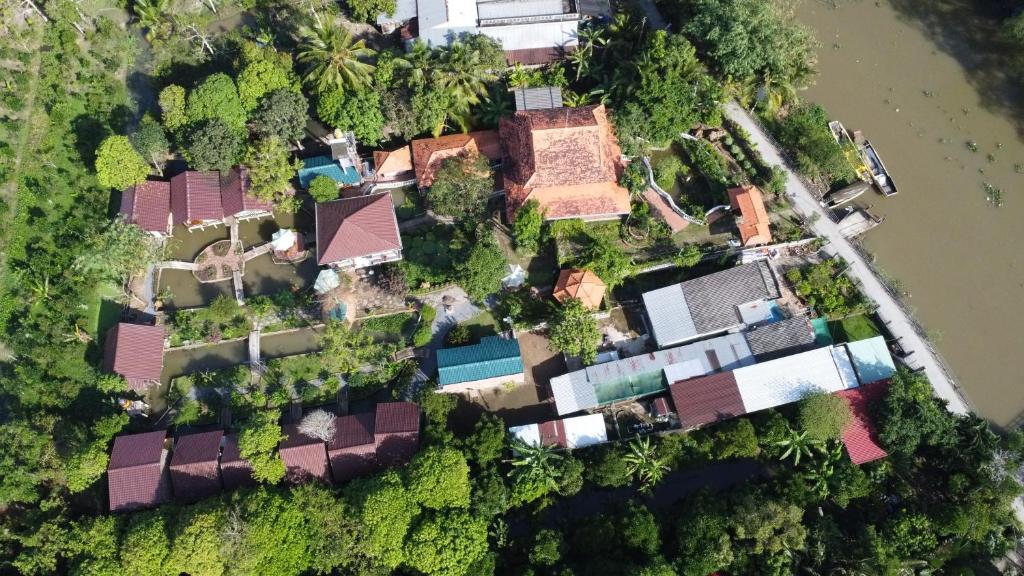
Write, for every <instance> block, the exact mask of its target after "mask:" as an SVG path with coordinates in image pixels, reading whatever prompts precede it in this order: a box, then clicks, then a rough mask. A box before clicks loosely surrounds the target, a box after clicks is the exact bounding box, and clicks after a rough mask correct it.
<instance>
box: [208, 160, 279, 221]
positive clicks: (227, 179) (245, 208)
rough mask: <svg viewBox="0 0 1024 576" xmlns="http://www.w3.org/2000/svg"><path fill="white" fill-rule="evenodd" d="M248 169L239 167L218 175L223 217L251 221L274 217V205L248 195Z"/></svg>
mask: <svg viewBox="0 0 1024 576" xmlns="http://www.w3.org/2000/svg"><path fill="white" fill-rule="evenodd" d="M250 185H251V183H250V180H249V169H248V168H245V167H244V166H239V167H235V168H232V169H231V170H228V171H227V173H225V174H221V175H220V200H221V205H222V206H223V208H224V215H225V216H234V217H235V219H236V220H253V219H256V218H268V217H270V216H273V215H274V203H273V202H269V201H267V200H261V199H259V198H257V197H255V196H252V195H251V194H249V187H250Z"/></svg>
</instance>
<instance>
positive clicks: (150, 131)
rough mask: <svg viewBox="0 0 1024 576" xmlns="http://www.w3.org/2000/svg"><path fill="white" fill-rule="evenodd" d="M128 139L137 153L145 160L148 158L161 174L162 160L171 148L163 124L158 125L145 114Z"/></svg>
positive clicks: (162, 171)
mask: <svg viewBox="0 0 1024 576" xmlns="http://www.w3.org/2000/svg"><path fill="white" fill-rule="evenodd" d="M129 139H130V140H131V142H132V146H134V147H135V149H136V150H137V151H138V152H139V154H141V155H142V157H143V158H145V159H146V160H149V161H150V162H151V163H152V164H153V168H155V169H156V171H157V172H159V173H160V175H161V176H163V175H164V169H163V165H164V160H165V159H166V158H167V154H168V152H169V151H170V148H171V144H170V142H168V141H167V134H166V133H164V129H163V126H160V123H159V122H157V121H156V120H154V119H153V117H152V116H150V115H149V114H146V115H145V116H143V117H142V121H141V122H139V127H138V128H137V129H136V130H135V132H134V133H132V135H131V136H129Z"/></svg>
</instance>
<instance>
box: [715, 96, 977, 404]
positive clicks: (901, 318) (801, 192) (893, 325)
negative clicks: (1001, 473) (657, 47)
mask: <svg viewBox="0 0 1024 576" xmlns="http://www.w3.org/2000/svg"><path fill="white" fill-rule="evenodd" d="M725 115H726V116H728V117H729V118H730V119H731V120H732V121H733V122H735V123H737V124H739V125H740V126H741V127H742V128H743V129H744V130H746V131H747V132H748V133H749V134H750V138H751V140H752V141H753V143H754V144H756V146H757V149H758V151H759V152H760V153H761V156H762V157H763V158H764V160H765V162H766V163H767V164H769V165H772V166H779V167H781V168H782V169H783V170H785V172H786V190H787V194H788V196H789V198H790V201H791V202H792V204H793V207H794V209H795V210H796V211H797V212H799V213H801V214H802V215H803V216H804V217H806V218H808V220H809V221H812V222H813V223H812V224H811V227H812V228H813V230H814V232H815V233H816V234H817V235H819V236H821V237H823V238H825V239H827V240H828V241H829V244H828V245H827V246H825V248H823V250H824V251H825V252H826V253H827V254H829V255H832V256H840V257H841V258H843V260H845V261H846V262H847V263H848V264H849V265H850V267H849V270H848V273H849V274H850V276H851V277H853V278H854V279H856V280H858V281H859V282H860V285H861V290H862V291H863V292H864V294H865V295H866V296H867V297H868V298H870V299H871V300H873V301H874V302H875V303H876V304H877V305H878V310H877V313H878V316H879V317H880V318H881V319H882V321H883V322H885V324H886V327H887V328H888V329H889V331H890V332H891V333H892V335H893V336H894V337H895V338H896V340H898V341H899V343H900V345H901V346H902V347H903V349H904V350H905V351H906V352H907V355H908V357H907V358H905V359H904V360H905V362H906V363H907V364H908V365H909V366H910V367H911V368H912V369H915V370H918V369H923V370H924V373H925V374H926V375H927V376H928V380H929V381H930V382H931V384H932V388H933V389H934V390H935V394H936V396H938V397H939V398H942V399H943V400H945V401H946V402H948V403H949V409H950V411H952V412H955V413H957V414H966V413H967V412H969V411H970V406H969V404H968V403H967V401H966V399H965V398H964V397H963V396H962V395H961V394H960V393H959V391H958V390H957V388H956V383H955V382H954V381H953V380H952V378H951V377H950V376H949V375H948V374H947V373H946V371H945V370H944V369H943V366H942V362H941V360H940V358H939V356H938V353H937V352H936V351H935V350H934V349H932V347H931V346H930V345H929V344H928V342H926V341H925V339H924V338H923V337H922V336H921V335H920V334H919V333H918V332H917V330H916V329H915V327H914V322H913V321H912V320H911V319H910V317H909V316H908V315H907V313H906V312H905V311H904V309H903V308H902V307H901V306H900V304H899V303H898V302H897V301H896V299H895V298H893V296H892V295H891V294H890V293H889V291H888V290H887V289H886V288H885V286H883V285H882V283H881V282H880V281H879V279H878V277H877V276H875V274H874V272H873V271H872V270H871V268H870V267H869V266H868V263H867V262H866V261H865V260H864V258H863V257H862V256H861V254H860V252H858V251H857V250H856V249H855V248H854V247H853V245H852V244H851V243H850V242H849V241H848V240H847V239H846V238H844V237H843V235H842V233H841V231H840V228H839V226H838V225H837V224H836V223H835V222H833V221H832V220H830V219H829V218H828V215H827V214H825V212H824V209H822V207H821V206H820V205H819V204H818V201H817V200H816V198H815V195H814V193H813V192H812V191H811V189H810V188H809V187H808V186H807V185H805V184H804V183H803V181H802V180H800V178H799V177H797V175H796V174H795V173H793V171H792V170H790V169H789V167H788V166H787V164H786V163H785V162H784V161H783V159H782V155H781V154H780V152H779V150H778V148H776V146H775V144H774V143H773V142H772V141H771V140H770V139H769V137H768V136H767V135H766V134H765V133H764V131H763V130H762V129H761V126H760V125H759V124H758V123H757V122H756V121H755V120H754V119H753V118H751V117H750V115H749V114H747V112H746V111H745V110H744V109H743V108H741V107H740V106H739V105H737V104H736V103H735V102H730V103H729V104H727V105H726V106H725ZM814 214H817V215H818V217H817V220H816V221H815V220H813V219H812V218H811V216H812V215H814Z"/></svg>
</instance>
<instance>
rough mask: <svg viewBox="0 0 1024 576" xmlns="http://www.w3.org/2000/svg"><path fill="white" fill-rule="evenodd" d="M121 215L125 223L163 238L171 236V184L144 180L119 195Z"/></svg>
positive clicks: (172, 223)
mask: <svg viewBox="0 0 1024 576" xmlns="http://www.w3.org/2000/svg"><path fill="white" fill-rule="evenodd" d="M120 212H121V214H122V215H123V216H124V219H125V222H128V223H129V224H135V225H136V226H138V227H139V228H142V229H143V230H145V231H146V232H149V233H150V234H152V235H154V236H156V237H158V238H163V237H166V236H170V235H171V227H172V226H173V225H174V222H173V220H172V219H171V184H170V182H164V181H161V180H146V181H145V182H143V183H141V184H138V185H136V186H132V187H131V188H129V189H127V190H125V191H124V194H122V195H121V210H120Z"/></svg>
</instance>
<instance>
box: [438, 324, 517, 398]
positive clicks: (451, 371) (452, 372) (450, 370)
mask: <svg viewBox="0 0 1024 576" xmlns="http://www.w3.org/2000/svg"><path fill="white" fill-rule="evenodd" d="M437 372H438V379H439V380H440V383H441V385H442V386H447V385H449V384H459V383H462V382H474V381H476V380H486V379H487V378H496V377H499V376H510V375H512V374H522V372H523V360H522V357H521V356H520V355H519V341H518V340H516V339H514V338H501V337H499V336H486V337H484V338H481V339H480V343H479V344H473V345H470V346H459V347H457V348H443V349H441V350H438V351H437Z"/></svg>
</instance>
